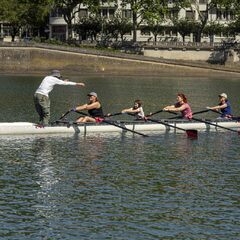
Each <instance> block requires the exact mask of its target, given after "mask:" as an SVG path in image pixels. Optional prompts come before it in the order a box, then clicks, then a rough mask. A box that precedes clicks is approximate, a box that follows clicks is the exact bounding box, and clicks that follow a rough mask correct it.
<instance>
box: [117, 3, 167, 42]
mask: <svg viewBox="0 0 240 240" xmlns="http://www.w3.org/2000/svg"><path fill="white" fill-rule="evenodd" d="M167 4H168V1H167V0H123V1H122V8H123V10H124V9H127V6H128V5H129V6H130V9H131V14H132V16H131V20H132V29H133V42H136V41H137V29H138V28H139V26H140V25H141V24H142V23H143V22H144V21H146V20H149V19H151V21H153V20H156V21H159V18H161V17H162V16H163V15H164V13H165V12H166V10H167V9H168V7H167Z"/></svg>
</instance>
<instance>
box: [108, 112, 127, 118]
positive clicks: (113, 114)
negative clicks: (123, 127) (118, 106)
mask: <svg viewBox="0 0 240 240" xmlns="http://www.w3.org/2000/svg"><path fill="white" fill-rule="evenodd" d="M121 114H123V113H122V112H118V113H110V114H107V115H104V117H113V116H117V115H121Z"/></svg>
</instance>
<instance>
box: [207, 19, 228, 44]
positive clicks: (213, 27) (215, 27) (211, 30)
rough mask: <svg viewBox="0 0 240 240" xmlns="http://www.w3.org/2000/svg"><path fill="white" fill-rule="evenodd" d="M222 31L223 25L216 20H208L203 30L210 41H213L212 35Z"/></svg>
mask: <svg viewBox="0 0 240 240" xmlns="http://www.w3.org/2000/svg"><path fill="white" fill-rule="evenodd" d="M223 31H224V25H223V24H220V23H216V22H209V23H208V24H207V25H206V26H205V28H204V30H203V32H204V33H205V34H208V35H209V36H210V41H211V43H214V35H216V34H221V33H222V32H223Z"/></svg>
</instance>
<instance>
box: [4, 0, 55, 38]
mask: <svg viewBox="0 0 240 240" xmlns="http://www.w3.org/2000/svg"><path fill="white" fill-rule="evenodd" d="M51 4H52V0H36V1H34V2H33V1H31V0H24V1H23V0H0V20H1V21H4V22H6V23H7V24H8V25H9V27H10V34H11V37H12V41H14V40H15V37H16V35H17V34H19V31H20V29H21V28H27V27H28V26H31V27H38V26H40V25H41V24H42V23H43V21H44V19H45V17H46V16H47V15H48V13H49V11H50V6H51Z"/></svg>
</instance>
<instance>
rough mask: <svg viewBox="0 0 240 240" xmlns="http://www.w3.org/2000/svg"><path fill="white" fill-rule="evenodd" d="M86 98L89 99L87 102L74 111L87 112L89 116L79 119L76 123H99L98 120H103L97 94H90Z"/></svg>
mask: <svg viewBox="0 0 240 240" xmlns="http://www.w3.org/2000/svg"><path fill="white" fill-rule="evenodd" d="M87 96H88V97H89V102H88V103H87V104H84V105H81V106H78V107H76V108H75V109H74V111H82V110H88V114H89V115H90V116H84V117H80V118H78V119H77V121H76V122H78V123H80V122H83V123H84V122H100V119H101V118H103V110H102V106H101V103H100V102H99V100H98V97H97V93H95V92H91V93H89V94H88V95H87Z"/></svg>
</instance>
